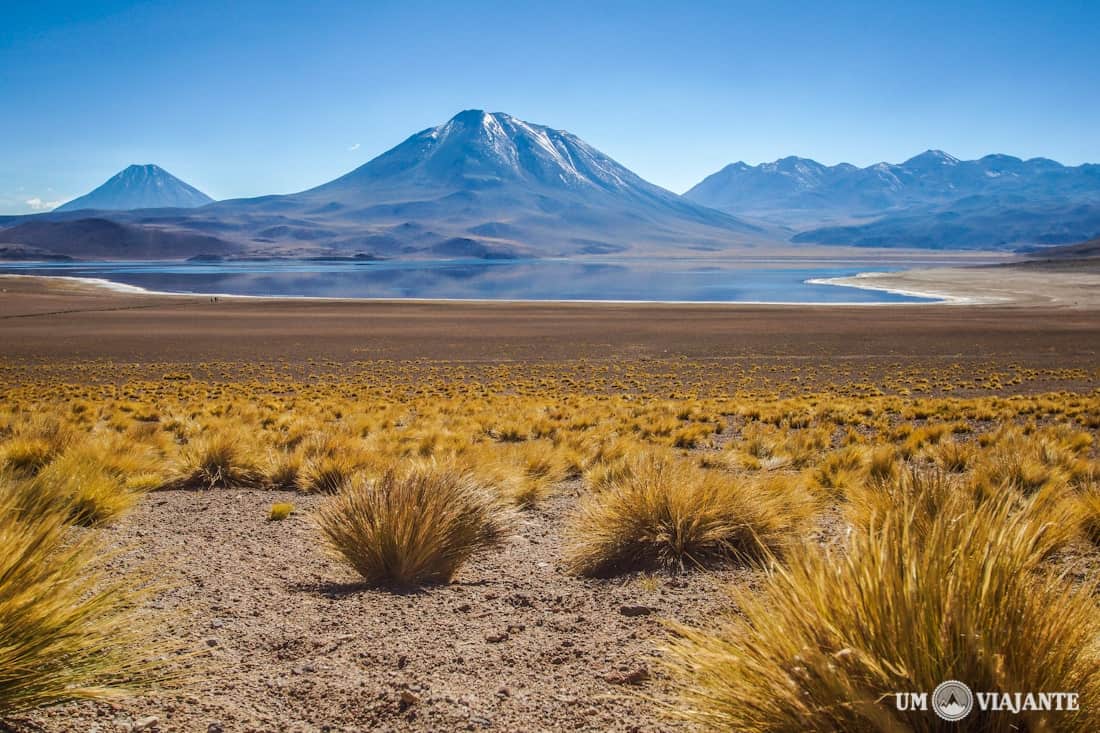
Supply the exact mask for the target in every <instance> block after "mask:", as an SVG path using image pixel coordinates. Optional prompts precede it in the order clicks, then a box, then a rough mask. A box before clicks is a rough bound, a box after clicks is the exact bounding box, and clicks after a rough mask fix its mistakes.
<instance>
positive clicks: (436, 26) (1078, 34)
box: [0, 0, 1100, 213]
mask: <svg viewBox="0 0 1100 733" xmlns="http://www.w3.org/2000/svg"><path fill="white" fill-rule="evenodd" d="M307 6H308V7H307ZM1098 37H1100V2H1097V1H1096V0H1085V1H1082V2H1058V1H1057V0H1053V1H1051V2H1042V3H1041V2H1037V1H1029V2H1013V1H1011V0H1001V1H999V2H984V3H972V2H965V1H962V2H937V1H934V0H927V1H925V2H905V3H889V2H848V3H846V2H839V1H838V2H835V3H819V2H805V3H783V2H764V1H763V0H760V1H758V2H697V3H691V2H679V3H677V2H666V3H647V2H643V0H636V1H634V2H599V1H598V0H586V1H585V2H572V1H571V0H559V1H556V2H545V3H537V4H535V3H521V2H477V1H476V0H467V1H466V2H453V3H450V2H443V1H442V0H439V1H437V2H421V1H420V0H401V1H400V2H377V1H376V2H371V1H369V0H364V1H362V2H346V3H336V2H323V1H322V2H312V3H281V2H278V0H269V1H268V2H247V1H244V2H235V3H224V4H223V3H221V2H203V1H201V0H194V1H191V2H121V1H119V2H95V1H94V0H86V1H84V2H51V1H49V0H44V1H43V2H27V3H15V2H5V3H4V6H3V10H0V212H4V213H15V212H24V211H29V210H31V209H33V208H34V207H36V206H38V207H41V206H44V205H45V203H46V202H55V201H64V200H66V199H69V198H72V197H74V196H77V195H80V194H83V193H85V192H87V191H88V190H90V189H91V188H93V187H94V186H96V185H99V184H100V183H102V182H103V181H104V180H106V179H107V178H108V177H109V176H110V175H112V174H114V173H115V172H116V171H118V170H119V169H121V168H122V167H123V166H125V165H126V164H128V163H132V162H137V163H146V162H151V163H158V164H160V165H161V166H163V167H165V168H167V169H168V170H169V171H171V172H172V173H175V174H176V175H178V176H180V177H181V178H183V179H184V180H187V181H188V182H190V183H192V184H194V185H196V186H198V187H199V188H201V189H203V190H204V191H206V192H207V193H209V194H210V195H212V196H214V197H215V198H228V197H236V196H252V195H260V194H265V193H286V192H291V191H297V190H301V189H304V188H307V187H310V186H314V185H317V184H319V183H322V182H324V181H326V180H329V179H331V178H334V177H336V176H337V175H340V174H342V173H344V172H346V171H348V170H350V169H352V168H354V167H355V166H357V165H360V164H362V163H364V162H365V161H367V160H369V159H370V158H371V157H373V156H375V155H377V154H378V153H381V152H383V151H385V150H387V149H388V148H390V147H392V146H393V145H396V144H397V143H399V142H400V141H401V140H403V139H404V138H406V137H407V136H408V135H410V134H412V133H413V132H416V131H418V130H421V129H423V128H425V127H430V126H432V125H436V124H439V123H441V122H443V121H445V120H447V119H448V118H450V117H451V116H452V115H453V114H454V113H456V112H458V111H459V110H462V109H468V108H482V109H488V110H490V111H501V112H508V113H511V114H513V115H516V116H518V117H521V118H523V119H526V120H529V121H531V122H538V123H542V124H547V125H550V126H552V127H557V128H561V129H565V130H569V131H571V132H574V133H576V134H577V135H579V136H580V137H582V138H584V139H585V140H587V141H588V142H590V143H592V144H593V145H595V146H596V147H598V148H600V149H602V150H603V151H604V152H606V153H608V154H609V155H611V156H612V157H614V158H616V159H618V160H619V161H620V162H622V163H623V164H625V165H626V166H628V167H630V168H632V169H633V170H635V171H636V172H638V173H639V174H641V175H642V176H643V177H645V178H648V179H649V180H651V181H653V182H655V183H658V184H660V185H662V186H665V187H667V188H670V189H672V190H674V191H677V192H682V191H684V190H686V189H687V188H689V187H690V186H691V185H693V184H694V183H696V182H697V181H699V180H700V179H701V178H703V177H704V176H706V175H708V174H709V173H712V172H713V171H715V170H717V169H718V168H720V167H722V166H723V165H725V164H727V163H730V162H733V161H736V160H745V161H747V162H750V163H757V162H761V161H767V160H774V159H775V158H778V157H782V156H784V155H791V154H795V155H802V156H807V157H813V158H816V159H818V160H820V161H822V162H825V163H830V164H831V163H837V162H840V161H847V162H850V163H855V164H858V165H866V164H870V163H874V162H877V161H880V160H887V161H900V160H904V159H905V158H907V157H910V156H911V155H914V154H916V153H918V152H920V151H922V150H924V149H926V148H942V149H944V150H946V151H948V152H949V153H952V154H954V155H956V156H959V157H964V158H970V157H978V156H980V155H982V154H985V153H989V152H1005V153H1010V154H1014V155H1019V156H1021V157H1031V156H1038V155H1042V156H1047V157H1051V158H1054V159H1056V160H1060V161H1062V162H1064V163H1069V164H1077V163H1081V162H1086V161H1089V162H1098V161H1100V40H1098ZM28 202H31V203H28Z"/></svg>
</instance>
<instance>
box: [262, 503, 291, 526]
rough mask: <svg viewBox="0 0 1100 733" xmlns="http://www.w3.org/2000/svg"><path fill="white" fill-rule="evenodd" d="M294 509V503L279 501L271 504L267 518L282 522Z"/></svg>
mask: <svg viewBox="0 0 1100 733" xmlns="http://www.w3.org/2000/svg"><path fill="white" fill-rule="evenodd" d="M293 511H294V505H293V504H288V503H286V502H277V503H275V504H272V505H271V511H269V512H268V513H267V518H268V519H269V520H271V521H272V522H281V521H283V520H284V519H286V518H287V517H289V516H290V514H291V512H293Z"/></svg>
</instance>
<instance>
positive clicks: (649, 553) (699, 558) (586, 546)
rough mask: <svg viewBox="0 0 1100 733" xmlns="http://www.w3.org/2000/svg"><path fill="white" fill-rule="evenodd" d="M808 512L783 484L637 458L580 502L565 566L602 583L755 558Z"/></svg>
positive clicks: (796, 492)
mask: <svg viewBox="0 0 1100 733" xmlns="http://www.w3.org/2000/svg"><path fill="white" fill-rule="evenodd" d="M812 511H813V502H812V500H811V499H810V498H809V497H808V496H807V495H806V494H805V492H803V491H802V490H801V489H799V488H798V487H796V486H795V485H794V483H793V482H792V481H789V480H784V479H781V480H778V481H772V482H768V483H763V482H759V481H757V482H746V481H741V480H738V479H734V478H732V477H730V476H728V475H724V474H720V473H716V472H706V471H702V470H700V469H698V468H696V467H695V466H694V465H693V464H692V463H691V462H690V461H688V460H684V459H677V458H673V457H669V456H660V455H658V456H654V455H647V456H641V457H639V458H636V459H633V460H631V461H629V462H628V463H626V465H625V466H624V467H623V469H622V470H621V472H620V473H618V474H616V475H614V476H606V477H605V478H604V480H603V487H602V488H600V489H597V490H595V491H593V493H591V494H589V495H587V496H585V497H583V498H582V499H581V501H580V504H579V505H578V507H577V510H576V512H575V514H574V516H573V518H572V521H571V525H570V527H569V530H568V538H567V549H566V565H567V566H568V568H569V569H570V571H571V572H573V573H576V574H579V575H591V576H605V575H610V574H614V573H616V572H621V571H626V570H633V569H647V568H653V567H677V568H681V569H683V568H684V567H686V566H698V565H705V564H707V563H708V562H712V561H715V560H729V559H738V558H746V557H760V556H761V555H764V554H766V553H768V552H770V551H775V550H778V549H779V548H780V547H781V546H782V545H783V544H784V542H785V540H786V539H787V537H788V536H789V534H790V532H791V530H792V529H793V527H795V526H797V525H798V524H799V523H800V522H801V521H802V520H803V519H805V518H806V517H807V516H808V515H809V514H810V513H812Z"/></svg>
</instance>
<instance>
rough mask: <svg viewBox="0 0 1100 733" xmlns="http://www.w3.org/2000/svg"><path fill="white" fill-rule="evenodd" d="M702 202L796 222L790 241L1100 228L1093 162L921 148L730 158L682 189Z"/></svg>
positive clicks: (1024, 238)
mask: <svg viewBox="0 0 1100 733" xmlns="http://www.w3.org/2000/svg"><path fill="white" fill-rule="evenodd" d="M684 196H685V198H688V199H691V200H692V201H695V202H697V203H701V204H703V205H705V206H712V207H715V208H719V209H722V210H723V211H728V212H730V213H733V214H736V215H742V216H753V217H757V218H760V219H764V220H766V221H772V222H775V223H778V224H785V225H788V226H792V227H794V228H796V229H799V230H802V231H800V232H799V233H797V234H795V235H794V236H792V238H791V240H792V241H793V242H796V243H820V244H848V245H855V246H874V247H921V248H929V247H932V248H940V249H956V248H998V247H1001V248H1014V247H1017V246H1024V245H1028V244H1062V243H1067V242H1075V241H1080V240H1082V239H1087V238H1088V237H1090V236H1095V235H1096V234H1100V165H1097V164H1092V163H1086V164H1083V165H1079V166H1064V165H1062V164H1060V163H1058V162H1056V161H1053V160H1050V159H1048V158H1031V159H1030V160H1022V159H1020V158H1016V157H1013V156H1011V155H1001V154H995V155H987V156H985V157H983V158H980V159H978V160H960V159H958V158H956V157H954V156H952V155H948V154H947V153H944V152H943V151H941V150H928V151H925V152H924V153H921V154H920V155H917V156H915V157H913V158H910V159H909V160H907V161H905V162H904V163H898V164H891V163H877V164H875V165H871V166H867V167H865V168H858V167H856V166H854V165H850V164H847V163H841V164H839V165H834V166H826V165H822V164H821V163H818V162H817V161H814V160H810V159H807V158H797V157H788V158H781V159H780V160H777V161H775V162H773V163H763V164H760V165H757V166H750V165H747V164H745V163H733V164H731V165H728V166H726V167H725V168H723V169H722V170H720V171H718V172H717V173H714V174H713V175H711V176H708V177H707V178H705V179H704V180H703V181H701V182H700V183H699V184H697V185H696V186H694V187H693V188H692V189H691V190H690V191H688V192H687V193H685V194H684Z"/></svg>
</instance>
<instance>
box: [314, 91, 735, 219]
mask: <svg viewBox="0 0 1100 733" xmlns="http://www.w3.org/2000/svg"><path fill="white" fill-rule="evenodd" d="M493 189H498V190H500V191H501V192H503V193H506V194H507V195H511V196H514V195H518V194H521V193H526V194H535V193H537V194H539V195H543V196H555V197H557V196H562V195H566V196H568V197H569V198H570V199H571V200H572V199H577V200H578V201H579V202H580V201H583V202H585V203H587V204H588V205H589V206H597V205H606V206H611V207H616V206H617V207H623V206H628V207H636V206H638V205H639V204H644V205H645V206H646V207H653V208H654V210H653V211H646V212H643V211H638V212H636V213H637V215H638V216H642V217H647V216H651V215H653V214H655V213H656V214H659V213H661V212H664V213H666V214H667V213H671V214H674V215H675V216H678V217H686V218H688V219H690V220H692V221H695V222H697V223H704V224H707V225H710V226H716V227H720V228H729V229H734V230H739V231H747V230H750V229H752V228H751V227H747V226H746V225H745V224H744V223H743V222H740V221H739V220H737V219H735V218H734V217H732V216H730V215H727V214H722V213H719V212H717V211H714V210H712V209H708V208H705V207H703V206H700V205H698V204H694V203H692V202H690V201H687V200H686V199H684V198H682V197H680V196H677V195H676V194H674V193H672V192H671V191H667V190H665V189H663V188H661V187H659V186H655V185H653V184H652V183H649V182H648V181H646V180H644V179H642V178H641V177H640V176H638V175H637V174H636V173H634V172H633V171H631V170H630V169H628V168H626V167H625V166H623V165H621V164H620V163H618V162H616V161H615V160H613V159H612V158H610V157H608V156H607V155H605V154H604V153H602V152H600V151H599V150H597V149H596V148H594V147H592V146H591V145H589V144H588V143H586V142H585V141H584V140H581V139H580V138H579V137H577V136H576V135H573V134H571V133H568V132H564V131H562V130H555V129H552V128H550V127H545V126H543V125H536V124H532V123H530V122H524V121H523V120H520V119H517V118H515V117H512V116H511V115H508V114H504V113H502V112H492V113H490V112H484V111H482V110H466V111H464V112H459V113H458V114H457V115H455V116H454V117H452V118H451V119H450V120H448V121H447V122H445V123H444V124H442V125H439V126H438V127H431V128H428V129H427V130H422V131H421V132H418V133H416V134H415V135H413V136H412V137H410V138H408V139H407V140H405V141H404V142H403V143H401V144H400V145H398V146H397V147H395V148H392V149H391V150H389V151H387V152H385V153H383V154H382V155H379V156H378V157H377V158H375V159H374V160H371V161H370V162H368V163H366V164H365V165H363V166H360V167H359V168H356V169H355V170H353V171H352V172H350V173H348V174H347V175H345V176H342V177H340V178H337V179H336V180H335V181H332V182H330V183H327V184H325V185H323V186H319V187H317V188H315V189H312V190H310V191H306V192H305V193H304V194H302V195H303V196H306V197H309V198H315V199H326V198H327V199H331V200H334V201H340V202H342V203H349V204H364V203H368V202H371V201H372V200H373V201H374V202H379V201H394V200H397V201H400V200H408V199H409V198H421V197H424V196H425V195H428V194H430V193H438V194H453V193H457V192H473V193H477V192H485V193H486V194H488V192H490V191H492V190H493ZM492 213H493V216H494V218H496V217H497V216H498V215H504V216H505V218H508V217H509V216H510V215H512V214H515V213H518V212H508V211H499V212H497V211H494V212H492Z"/></svg>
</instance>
